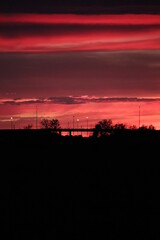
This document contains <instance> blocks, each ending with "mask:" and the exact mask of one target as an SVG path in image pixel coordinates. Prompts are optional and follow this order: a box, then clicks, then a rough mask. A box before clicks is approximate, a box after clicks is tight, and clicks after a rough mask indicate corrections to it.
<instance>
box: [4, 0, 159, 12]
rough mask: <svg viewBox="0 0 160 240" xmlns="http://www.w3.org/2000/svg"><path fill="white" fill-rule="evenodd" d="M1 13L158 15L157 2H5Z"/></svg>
mask: <svg viewBox="0 0 160 240" xmlns="http://www.w3.org/2000/svg"><path fill="white" fill-rule="evenodd" d="M0 12H1V13H22V12H23V13H87V14H93V13H98V14H101V13H128V12H130V13H160V3H159V1H151V0H141V1H139V0H130V1H128V0H122V1H119V0H76V1H75V0H54V1H53V0H45V1H44V0H34V1H33V0H21V1H19V0H5V1H1V3H0Z"/></svg>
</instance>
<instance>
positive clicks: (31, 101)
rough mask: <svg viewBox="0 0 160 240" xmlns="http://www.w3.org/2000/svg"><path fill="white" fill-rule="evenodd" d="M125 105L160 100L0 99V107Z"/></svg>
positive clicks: (158, 100) (98, 98) (109, 98)
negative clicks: (92, 104)
mask: <svg viewBox="0 0 160 240" xmlns="http://www.w3.org/2000/svg"><path fill="white" fill-rule="evenodd" d="M116 102H117V103H119V102H121V103H123V102H124V103H125V102H131V103H135V102H137V103H138V102H139V103H141V102H145V103H147V102H160V98H138V97H94V96H93V97H89V96H80V97H74V96H62V97H49V98H39V99H38V98H35V99H34V98H33V99H23V98H18V99H0V105H30V104H35V105H36V104H62V105H75V104H77V105H79V104H88V103H116Z"/></svg>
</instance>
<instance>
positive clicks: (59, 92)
mask: <svg viewBox="0 0 160 240" xmlns="http://www.w3.org/2000/svg"><path fill="white" fill-rule="evenodd" d="M0 73H1V75H0V83H1V87H0V96H1V97H6V96H10V97H13V96H14V97H21V98H25V97H37V98H39V97H46V98H48V97H50V96H70V95H90V96H108V97H113V96H118V97H119V96H128V97H131V96H132V97H133V96H141V97H144V96H147V97H150V96H159V94H160V82H159V76H160V52H159V51H117V52H115V51H114V52H81V53H80V52H75V53H61V54H59V53H56V54H22V53H21V54H0ZM12 93H15V95H14V94H12Z"/></svg>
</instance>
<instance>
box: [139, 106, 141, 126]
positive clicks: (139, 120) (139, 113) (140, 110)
mask: <svg viewBox="0 0 160 240" xmlns="http://www.w3.org/2000/svg"><path fill="white" fill-rule="evenodd" d="M140 126H141V107H140V106H139V128H140Z"/></svg>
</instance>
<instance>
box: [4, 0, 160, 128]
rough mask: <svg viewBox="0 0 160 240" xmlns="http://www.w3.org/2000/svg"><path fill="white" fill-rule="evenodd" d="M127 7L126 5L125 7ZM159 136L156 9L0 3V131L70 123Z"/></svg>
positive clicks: (159, 9)
mask: <svg viewBox="0 0 160 240" xmlns="http://www.w3.org/2000/svg"><path fill="white" fill-rule="evenodd" d="M128 2H129V3H128ZM139 106H140V109H141V124H144V125H150V124H153V125H154V126H155V127H156V128H157V129H160V4H159V3H158V1H152V3H151V1H147V0H146V1H143V0H142V1H141V3H139V1H136V0H131V1H118V0H117V1H116V0H112V1H101V0H99V1H98V0H92V1H89V0H85V1H82V0H81V1H71V0H68V1H63V0H59V1H58V0H55V1H49V0H46V1H42V0H39V1H37V0H35V1H23V0H22V1H18V0H10V1H9V0H6V1H4V2H3V3H0V128H2V129H4V128H10V127H11V117H12V118H13V119H14V124H15V126H16V128H23V127H24V126H25V125H27V124H33V127H35V114H36V107H37V109H38V123H39V124H38V126H39V127H40V121H41V119H43V118H58V119H59V120H60V123H61V125H62V126H63V127H68V126H70V127H72V123H73V116H75V118H77V119H80V122H79V124H80V125H81V126H82V127H85V126H86V117H88V119H89V126H90V127H93V126H94V124H95V123H96V122H98V121H99V120H102V119H104V118H107V119H109V118H110V119H112V120H113V122H114V123H120V122H123V123H125V124H127V126H129V125H137V126H138V123H139V119H138V113H139Z"/></svg>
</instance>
